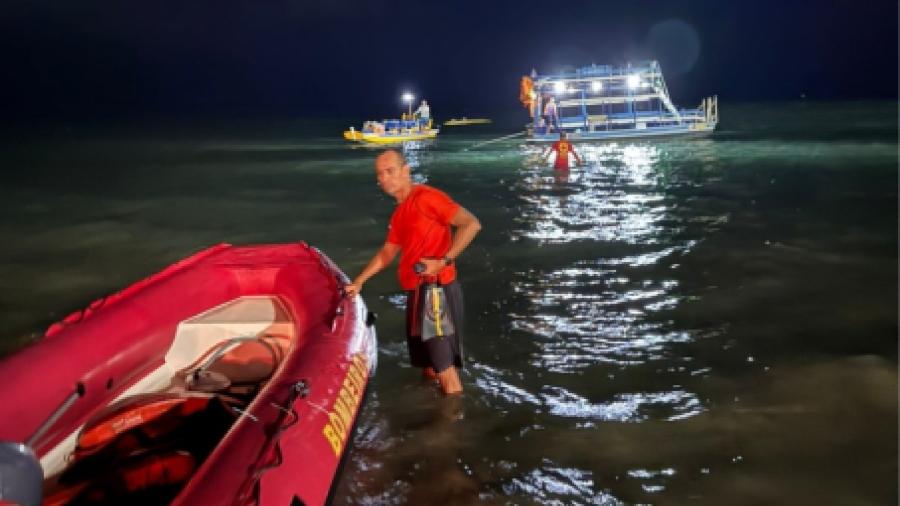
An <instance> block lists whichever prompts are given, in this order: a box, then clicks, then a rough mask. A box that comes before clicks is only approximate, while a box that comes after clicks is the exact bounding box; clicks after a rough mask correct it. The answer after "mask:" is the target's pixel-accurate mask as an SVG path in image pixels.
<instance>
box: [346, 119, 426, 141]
mask: <svg viewBox="0 0 900 506" xmlns="http://www.w3.org/2000/svg"><path fill="white" fill-rule="evenodd" d="M438 132H439V130H438V129H437V128H432V127H431V120H422V119H405V118H404V119H386V120H383V121H380V122H379V121H367V122H365V123H364V124H363V127H362V129H361V130H357V129H355V128H353V127H350V129H349V130H344V139H346V140H348V141H356V142H368V143H372V144H398V143H403V142H411V141H425V140H430V139H434V138H436V137H437V134H438Z"/></svg>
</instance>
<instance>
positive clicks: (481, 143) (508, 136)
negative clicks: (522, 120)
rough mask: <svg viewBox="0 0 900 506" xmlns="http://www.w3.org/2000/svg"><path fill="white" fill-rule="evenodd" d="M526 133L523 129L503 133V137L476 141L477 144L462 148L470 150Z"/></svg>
mask: <svg viewBox="0 0 900 506" xmlns="http://www.w3.org/2000/svg"><path fill="white" fill-rule="evenodd" d="M526 133H527V132H525V131H524V130H523V131H521V132H516V133H514V134H509V135H504V136H503V137H497V138H496V139H491V140H487V141H484V142H479V143H477V144H473V145H471V146H469V147H467V148H465V149H463V151H468V150H470V149H477V148H480V147H482V146H487V145H488V144H493V143H495V142H500V141H505V140H507V139H513V138H516V137H519V136H520V135H525V134H526Z"/></svg>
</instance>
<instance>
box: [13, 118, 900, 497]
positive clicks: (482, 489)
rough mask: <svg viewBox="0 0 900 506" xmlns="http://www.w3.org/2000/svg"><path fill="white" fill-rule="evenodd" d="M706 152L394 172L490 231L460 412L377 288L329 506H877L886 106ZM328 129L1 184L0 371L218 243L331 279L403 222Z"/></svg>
mask: <svg viewBox="0 0 900 506" xmlns="http://www.w3.org/2000/svg"><path fill="white" fill-rule="evenodd" d="M722 117H723V123H722V125H721V129H720V131H718V132H717V133H716V135H715V136H713V137H711V138H707V139H695V140H684V139H665V140H657V141H650V142H648V141H636V142H617V143H610V144H599V145H592V146H577V149H578V150H579V151H580V152H581V153H582V154H583V156H584V157H585V158H586V159H587V160H588V162H589V163H588V165H587V166H586V167H583V168H573V169H572V170H570V171H569V172H568V173H567V174H561V173H555V172H553V171H552V170H549V169H548V168H546V166H544V165H543V164H542V163H540V162H539V161H538V160H537V155H538V154H539V150H538V149H535V148H532V147H528V146H527V145H524V144H523V143H521V142H520V141H517V140H510V141H507V142H499V143H494V144H490V145H486V146H484V147H481V148H477V149H468V150H467V149H466V148H470V147H471V146H473V145H475V144H476V143H478V142H481V141H484V140H488V139H491V138H493V137H498V136H500V135H503V134H507V133H510V132H511V131H512V130H503V129H498V128H493V129H492V128H491V127H488V128H484V127H471V128H468V129H467V128H460V129H457V130H453V131H451V130H449V129H446V130H445V132H443V133H442V135H441V138H440V139H439V140H438V141H437V142H435V143H431V144H426V145H416V146H410V147H409V148H408V150H407V156H408V157H409V160H410V162H411V164H412V165H413V167H414V169H415V174H416V178H417V179H418V180H419V181H426V182H428V183H430V184H433V185H435V186H438V187H440V188H442V189H444V190H446V191H447V192H448V193H450V194H451V195H452V196H453V197H454V198H456V200H458V201H459V202H460V203H462V204H463V205H464V206H465V207H467V208H468V209H470V210H471V211H472V212H474V213H475V214H476V215H477V216H478V217H479V218H480V219H481V221H482V223H483V225H484V230H483V232H482V234H481V235H480V236H479V237H478V238H477V239H476V241H475V243H473V245H472V246H471V247H470V248H469V249H468V250H467V251H466V253H465V254H464V255H463V257H462V258H461V259H460V261H459V264H460V271H461V280H462V283H463V286H464V289H465V294H466V310H467V314H468V321H467V324H466V351H467V360H468V362H467V369H466V372H465V374H464V375H463V382H464V386H465V388H466V392H465V394H464V396H463V397H462V398H461V399H444V398H441V397H440V396H439V395H438V394H437V392H436V391H435V389H434V388H433V387H432V386H430V385H427V384H425V383H423V382H422V381H421V380H420V379H419V378H418V375H417V373H416V371H414V370H412V369H411V368H410V367H409V363H408V359H407V357H406V350H405V343H404V340H403V336H402V331H403V326H402V325H403V324H402V320H403V312H402V306H401V304H402V299H401V298H400V297H399V295H400V290H399V288H398V286H397V283H396V280H395V278H394V275H393V272H391V273H384V274H382V275H380V276H379V277H377V278H375V279H374V280H372V281H371V282H370V283H368V284H367V285H366V287H365V289H364V294H363V295H364V296H365V298H366V301H367V302H368V304H369V305H370V307H371V309H373V310H374V311H376V312H377V313H378V314H379V316H380V318H379V321H378V332H379V337H380V346H381V350H380V357H379V371H378V374H377V376H376V377H375V379H374V380H373V383H372V385H371V391H370V395H369V399H368V403H367V404H366V406H365V409H364V412H363V414H362V417H361V420H360V423H359V426H358V431H357V435H356V438H355V445H354V448H353V450H352V451H351V453H350V455H349V458H348V460H347V462H346V464H345V467H344V473H343V475H342V477H341V480H340V482H339V483H338V486H337V488H336V491H335V492H336V494H335V501H334V502H335V503H336V504H382V503H395V504H407V503H408V504H423V503H430V504H471V503H474V502H484V503H496V504H506V503H516V504H529V503H548V504H579V503H581V504H631V503H652V504H684V503H688V502H693V503H700V504H787V503H793V504H893V503H896V502H897V302H898V301H897V182H898V181H897V162H898V159H897V119H896V118H897V104H896V103H845V104H814V103H797V104H788V105H786V106H784V107H775V106H772V105H766V104H755V105H742V106H740V105H737V106H731V107H728V106H727V105H726V104H723V106H722ZM344 126H345V125H343V124H342V123H341V122H337V121H334V122H319V123H313V122H290V121H282V122H268V123H262V122H260V123H254V124H250V123H240V124H239V123H236V122H231V123H226V124H223V125H202V126H200V125H183V124H182V125H178V126H177V128H174V127H172V126H170V125H139V126H132V127H129V128H117V129H111V128H108V127H103V126H101V127H100V128H96V129H91V130H86V129H85V127H83V126H78V125H72V126H70V127H68V128H60V129H54V130H45V131H42V132H41V134H40V135H38V134H37V133H30V134H21V135H17V136H16V137H15V139H14V140H8V141H7V142H6V143H5V144H6V149H5V150H4V152H5V155H4V157H3V160H4V163H3V169H2V178H3V184H2V186H0V198H2V200H3V202H4V204H5V206H4V207H5V211H4V213H3V215H2V217H0V234H2V237H3V238H4V239H5V241H4V242H5V247H4V248H2V249H0V319H2V320H0V321H3V322H4V323H5V331H4V332H2V333H0V346H2V349H3V350H4V351H6V352H9V351H11V350H13V349H15V348H16V347H18V346H22V345H25V344H26V343H28V342H30V341H32V340H34V339H37V338H38V337H37V336H39V335H40V334H41V332H42V331H43V329H44V328H45V327H46V326H47V325H48V324H49V323H51V322H52V321H55V320H56V319H59V318H61V317H62V316H64V315H65V314H66V313H67V312H69V311H71V310H74V309H75V308H77V307H80V306H81V305H83V304H85V303H87V302H89V301H90V300H92V299H93V298H95V297H98V296H100V295H103V294H106V293H109V292H112V291H115V290H117V289H119V288H121V287H123V286H125V285H127V284H129V283H130V282H133V281H135V280H137V279H139V278H141V277H144V276H146V275H147V274H150V273H152V272H154V271H156V270H158V269H160V268H162V267H163V266H165V265H168V264H169V263H171V262H173V261H175V260H177V259H179V258H182V257H184V256H186V255H188V254H190V253H191V252H193V251H196V250H198V249H200V248H203V247H205V246H208V245H210V244H214V243H217V242H223V241H224V242H232V243H252V242H279V241H293V240H300V239H302V240H306V241H308V242H309V243H311V244H313V245H316V246H318V247H320V248H321V249H323V250H324V251H325V252H326V253H327V254H328V255H329V256H331V257H332V258H333V259H334V260H335V261H336V262H337V263H338V264H339V265H340V266H341V267H343V268H344V269H345V270H346V271H347V272H348V273H349V274H351V275H353V274H355V273H356V272H358V271H359V269H361V268H362V266H363V265H364V264H365V262H366V261H367V260H368V258H369V257H370V256H371V254H372V253H373V252H374V251H375V249H377V247H378V246H379V245H380V242H381V241H382V240H383V238H384V233H385V231H386V225H387V220H388V217H389V216H390V213H391V210H392V207H393V204H392V202H391V200H390V199H389V198H388V197H387V196H385V195H383V194H381V193H380V192H379V189H378V188H377V186H376V185H375V181H374V177H373V174H372V159H373V157H374V154H375V153H376V151H373V150H371V149H366V148H361V147H352V146H348V145H346V144H344V143H343V141H342V140H340V139H339V137H338V136H339V132H340V129H341V127H344Z"/></svg>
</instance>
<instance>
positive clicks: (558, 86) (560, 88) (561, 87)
mask: <svg viewBox="0 0 900 506" xmlns="http://www.w3.org/2000/svg"><path fill="white" fill-rule="evenodd" d="M553 89H554V90H555V91H556V92H557V93H563V92H565V91H566V83H564V82H562V81H556V83H554V84H553Z"/></svg>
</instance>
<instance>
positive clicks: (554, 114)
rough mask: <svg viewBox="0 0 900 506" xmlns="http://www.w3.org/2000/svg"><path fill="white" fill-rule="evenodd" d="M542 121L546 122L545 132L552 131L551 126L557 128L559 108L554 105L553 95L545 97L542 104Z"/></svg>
mask: <svg viewBox="0 0 900 506" xmlns="http://www.w3.org/2000/svg"><path fill="white" fill-rule="evenodd" d="M544 121H546V122H547V132H552V131H553V128H556V129H557V130H559V109H558V108H557V106H556V100H554V99H553V95H550V98H548V99H547V103H546V104H545V105H544Z"/></svg>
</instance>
